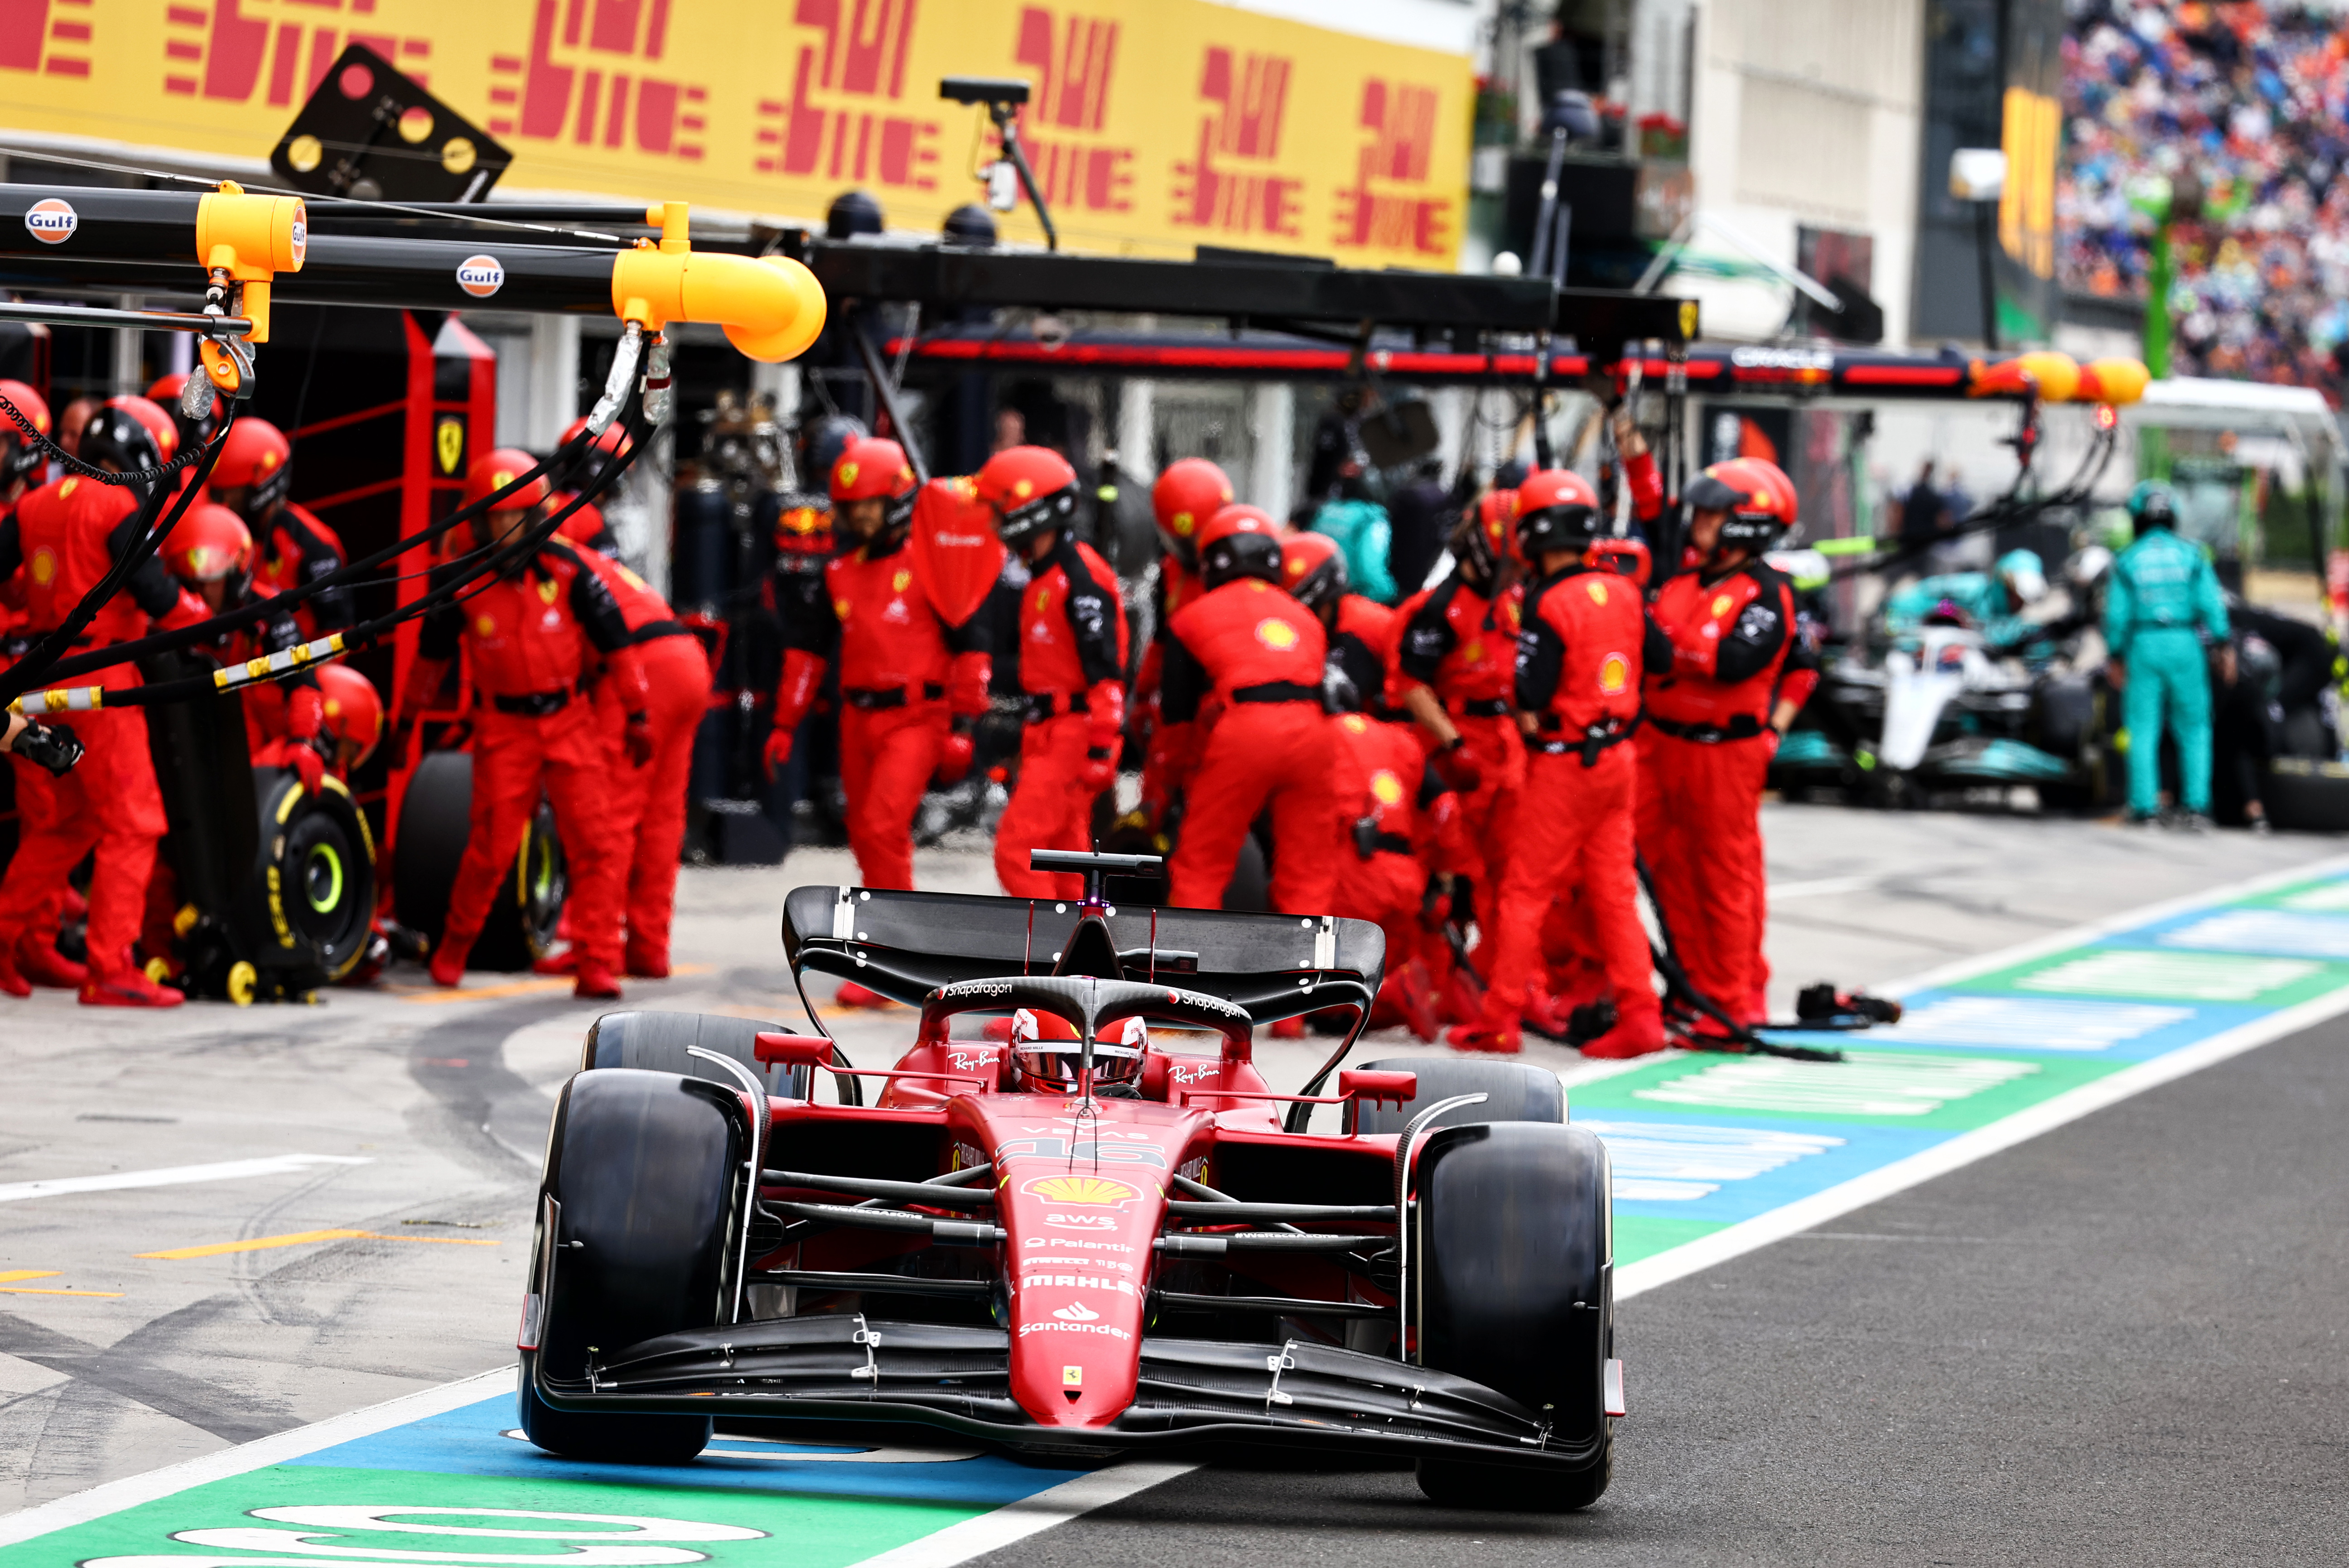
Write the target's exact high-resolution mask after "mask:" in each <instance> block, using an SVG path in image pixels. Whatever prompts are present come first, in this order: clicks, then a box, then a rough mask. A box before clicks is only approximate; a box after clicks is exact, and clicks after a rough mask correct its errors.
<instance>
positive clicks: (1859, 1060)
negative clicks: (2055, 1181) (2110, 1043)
mask: <svg viewBox="0 0 2349 1568" xmlns="http://www.w3.org/2000/svg"><path fill="white" fill-rule="evenodd" d="M2037 1071H2039V1064H2037V1063H2035V1062H2009V1061H2004V1060H2002V1059H1999V1058H1996V1057H1974V1056H1919V1055H1915V1054H1909V1053H1905V1052H1892V1051H1870V1052H1868V1053H1867V1054H1864V1055H1854V1056H1852V1057H1850V1058H1849V1059H1848V1060H1846V1061H1842V1062H1789V1061H1787V1060H1785V1058H1783V1057H1778V1056H1747V1057H1741V1058H1739V1059H1737V1060H1734V1061H1729V1062H1723V1063H1722V1064H1719V1065H1718V1066H1713V1067H1707V1068H1705V1069H1704V1070H1703V1071H1702V1072H1700V1073H1692V1074H1690V1075H1688V1076H1686V1077H1684V1078H1672V1079H1668V1080H1667V1081H1665V1082H1663V1083H1661V1084H1658V1085H1655V1086H1654V1087H1653V1088H1649V1089H1634V1090H1632V1091H1631V1097H1632V1098H1633V1099H1635V1100H1653V1101H1655V1102H1656V1103H1657V1104H1659V1105H1667V1106H1713V1107H1716V1108H1719V1109H1723V1110H1734V1111H1777V1112H1779V1113H1781V1114H1783V1115H1786V1116H1930V1115H1931V1114H1932V1113H1933V1112H1935V1111H1938V1110H1940V1108H1941V1107H1942V1106H1945V1105H1947V1104H1949V1103H1950V1102H1951V1100H1962V1099H1965V1098H1967V1097H1968V1096H1973V1095H1979V1094H1981V1093H1982V1091H1983V1090H1984V1089H1992V1088H1996V1087H1997V1086H1998V1085H2001V1084H2004V1083H2008V1082H2011V1081H2012V1080H2013V1079H2016V1078H2024V1077H2028V1076H2030V1075H2032V1074H2033V1073H2036V1072H2037Z"/></svg>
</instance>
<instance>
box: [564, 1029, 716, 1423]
mask: <svg viewBox="0 0 2349 1568" xmlns="http://www.w3.org/2000/svg"><path fill="white" fill-rule="evenodd" d="M727 1097H729V1096H727V1095H726V1093H725V1092H724V1091H720V1090H719V1089H718V1088H717V1087H716V1085H709V1084H705V1083H701V1082H699V1081H698V1080H694V1079H689V1078H685V1077H681V1076H678V1075H676V1074H673V1073H653V1072H643V1071H638V1070H636V1069H631V1068H624V1067H621V1068H598V1069H596V1070H595V1071H592V1072H585V1073H581V1074H579V1075H576V1076H574V1077H573V1078H572V1080H571V1081H570V1082H569V1083H567V1084H565V1085H564V1088H563V1095H562V1097H561V1098H560V1099H559V1100H558V1101H557V1102H556V1105H555V1111H554V1128H553V1130H552V1132H551V1133H550V1134H549V1136H548V1139H547V1161H546V1174H545V1177H544V1179H543V1191H544V1196H545V1199H546V1200H547V1201H545V1202H544V1203H543V1205H542V1209H541V1216H542V1218H541V1220H540V1227H541V1231H542V1235H541V1238H540V1252H539V1256H540V1257H541V1258H543V1259H545V1260H548V1262H547V1263H546V1264H545V1265H544V1266H545V1267H547V1268H548V1269H549V1270H550V1272H549V1273H547V1274H546V1275H545V1276H544V1277H543V1278H542V1280H541V1282H540V1286H541V1288H542V1289H543V1292H544V1298H545V1299H544V1309H543V1323H542V1324H541V1328H540V1334H539V1335H538V1349H537V1352H536V1354H535V1355H532V1356H526V1357H525V1358H524V1360H523V1382H522V1389H521V1417H522V1428H523V1432H524V1433H525V1434H526V1435H527V1436H528V1437H529V1438H530V1440H531V1441H532V1442H533V1443H536V1444H537V1445H538V1446H539V1447H540V1448H542V1449H547V1450H549V1451H550V1452H553V1453H558V1454H562V1455H564V1457H566V1458H569V1459H605V1460H618V1461H622V1462H626V1463H634V1464H682V1463H684V1462H685V1461H686V1460H688V1459H691V1458H693V1456H694V1455H696V1454H698V1453H699V1452H700V1451H701V1449H702V1448H703V1447H704V1446H705V1445H706V1444H708V1442H709V1433H710V1420H709V1417H707V1416H668V1415H634V1414H620V1413H612V1412H605V1411H594V1410H558V1409H556V1408H554V1407H552V1406H550V1405H548V1404H547V1403H546V1401H545V1400H544V1399H543V1397H541V1396H540V1394H539V1392H538V1388H537V1383H536V1375H537V1374H539V1373H540V1372H542V1371H543V1374H544V1376H546V1378H547V1380H548V1382H549V1383H550V1384H552V1385H554V1386H558V1387H561V1386H584V1385H585V1384H586V1383H587V1382H588V1381H589V1364H590V1361H591V1360H597V1361H604V1362H609V1361H611V1360H612V1359H614V1358H616V1357H617V1356H619V1355H623V1354H624V1353H625V1352H626V1350H627V1348H628V1347H629V1346H631V1345H641V1344H643V1343H644V1342H645V1341H647V1340H648V1339H656V1338H658V1337H659V1336H661V1335H662V1334H676V1333H678V1332H680V1331H683V1330H687V1329H695V1328H707V1327H709V1326H710V1325H711V1324H715V1323H717V1322H719V1313H720V1311H721V1302H722V1300H723V1298H724V1296H725V1294H726V1290H727V1283H728V1272H727V1257H726V1235H727V1231H728V1220H729V1217H730V1211H731V1208H732V1195H733V1189H734V1187H735V1185H736V1182H735V1173H736V1171H737V1170H738V1168H740V1164H741V1161H742V1158H743V1149H742V1135H741V1131H740V1122H739V1119H738V1118H737V1117H736V1116H730V1115H729V1114H728V1113H727V1111H726V1110H725V1109H724V1108H723V1101H724V1100H725V1099H726V1098H727ZM550 1226H551V1229H552V1232H553V1233H552V1234H545V1233H543V1232H545V1231H547V1230H548V1229H549V1228H550Z"/></svg>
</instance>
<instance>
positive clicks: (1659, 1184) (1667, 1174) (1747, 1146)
mask: <svg viewBox="0 0 2349 1568" xmlns="http://www.w3.org/2000/svg"><path fill="white" fill-rule="evenodd" d="M1574 1125H1575V1126H1577V1127H1581V1128H1583V1129H1584V1130H1585V1131H1587V1132H1594V1133H1597V1134H1598V1135H1599V1140H1600V1141H1601V1142H1603V1143H1604V1144H1606V1146H1607V1158H1608V1163H1609V1165H1611V1166H1612V1167H1613V1168H1614V1172H1615V1196H1616V1197H1617V1198H1618V1199H1645V1200H1647V1201H1649V1202H1661V1203H1686V1202H1692V1201H1694V1200H1695V1199H1699V1198H1704V1197H1708V1196H1710V1195H1711V1194H1713V1193H1715V1192H1718V1191H1720V1190H1721V1188H1722V1184H1723V1182H1728V1181H1745V1180H1750V1179H1753V1178H1754V1177H1756V1176H1760V1175H1762V1174H1763V1173H1764V1171H1771V1170H1775V1169H1777V1168H1779V1167H1780V1166H1782V1165H1792V1164H1793V1163H1794V1162H1795V1161H1796V1160H1798V1159H1802V1158H1806V1157H1808V1156H1810V1155H1814V1154H1823V1153H1825V1152H1826V1150H1828V1149H1831V1148H1839V1147H1842V1146H1843V1144H1844V1142H1845V1140H1844V1139H1842V1138H1839V1137H1828V1136H1826V1134H1824V1133H1798V1132H1784V1131H1781V1130H1779V1129H1778V1128H1775V1127H1690V1126H1688V1125H1687V1124H1685V1123H1682V1122H1606V1121H1602V1122H1577V1123H1575V1124H1574Z"/></svg>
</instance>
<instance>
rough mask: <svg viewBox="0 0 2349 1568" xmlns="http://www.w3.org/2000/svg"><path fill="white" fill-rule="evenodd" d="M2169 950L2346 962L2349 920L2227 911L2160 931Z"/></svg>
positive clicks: (2267, 911)
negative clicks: (2300, 956)
mask: <svg viewBox="0 0 2349 1568" xmlns="http://www.w3.org/2000/svg"><path fill="white" fill-rule="evenodd" d="M2161 945H2162V946H2164V947H2169V948H2216V949H2218V950H2220V951H2223V952H2243V953H2301V954H2305V955H2306V956H2308V957H2310V958H2327V959H2349V920H2339V919H2333V917H2332V916H2330V915H2303V914H2294V913H2291V912H2289V911H2286V910H2283V909H2228V910H2225V911H2224V912H2222V913H2220V914H2215V915H2212V916H2210V917H2209V919H2201V920H2197V921H2195V922H2194V923H2193V924H2192V925H2190V926H2180V927H2179V928H2178V929H2176V930H2174V931H2164V932H2163V933H2162V935H2161Z"/></svg>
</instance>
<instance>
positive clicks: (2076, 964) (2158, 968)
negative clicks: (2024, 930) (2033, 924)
mask: <svg viewBox="0 0 2349 1568" xmlns="http://www.w3.org/2000/svg"><path fill="white" fill-rule="evenodd" d="M2322 969H2323V965H2322V964H2319V963H2315V962H2313V961H2310V960H2308V959H2290V958H2235V957H2232V956H2230V955H2228V954H2225V953H2196V952H2157V951H2154V950H2151V949H2144V950H2133V949H2129V948H2108V949H2106V950H2105V951H2103V952H2098V953H2090V954H2088V955H2087V956H2086V957H2085V958H2076V959H2074V960H2073V961H2071V962H2069V963H2059V964H2057V965H2056V966H2055V967H2054V968H2053V969H2046V970H2042V971H2039V972H2038V973H2037V974H2033V975H2025V976H2024V977H2023V979H2021V980H2018V981H2015V982H2014V986H2015V989H2016V990H2018V991H2066V992H2089V993H2091V994H2095V993H2099V992H2101V993H2104V994H2107V995H2112V996H2129V997H2144V996H2176V997H2182V998H2185V999H2186V1000H2188V1001H2190V1002H2256V1001H2258V1000H2259V998H2260V996H2261V993H2263V992H2271V991H2274V990H2276V989H2278V988H2279V987H2282V986H2287V985H2291V984H2292V983H2294V982H2295V981H2302V980H2306V979H2307V978H2308V977H2309V976H2310V975H2312V974H2315V973H2317V972H2319V971H2321V970H2322Z"/></svg>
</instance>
